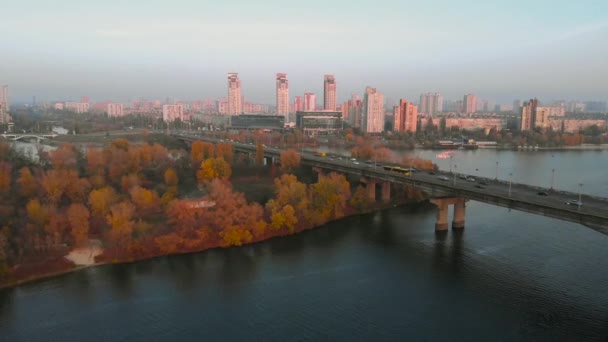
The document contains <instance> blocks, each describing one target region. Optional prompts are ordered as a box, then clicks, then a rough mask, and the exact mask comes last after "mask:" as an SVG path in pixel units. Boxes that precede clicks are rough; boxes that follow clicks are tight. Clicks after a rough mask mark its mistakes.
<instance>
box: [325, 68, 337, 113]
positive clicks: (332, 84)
mask: <svg viewBox="0 0 608 342" xmlns="http://www.w3.org/2000/svg"><path fill="white" fill-rule="evenodd" d="M336 99H337V94H336V79H335V77H334V75H325V76H324V79H323V109H325V110H331V111H335V110H336V105H337V100H336Z"/></svg>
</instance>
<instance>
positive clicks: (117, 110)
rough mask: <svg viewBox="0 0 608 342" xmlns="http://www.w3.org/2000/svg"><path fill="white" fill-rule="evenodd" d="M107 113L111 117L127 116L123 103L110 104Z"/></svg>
mask: <svg viewBox="0 0 608 342" xmlns="http://www.w3.org/2000/svg"><path fill="white" fill-rule="evenodd" d="M106 111H107V113H108V116H109V117H116V116H124V115H125V112H124V109H123V105H122V103H108V104H107V109H106Z"/></svg>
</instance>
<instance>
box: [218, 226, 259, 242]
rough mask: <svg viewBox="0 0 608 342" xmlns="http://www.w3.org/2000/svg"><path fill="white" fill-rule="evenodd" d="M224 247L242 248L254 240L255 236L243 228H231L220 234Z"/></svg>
mask: <svg viewBox="0 0 608 342" xmlns="http://www.w3.org/2000/svg"><path fill="white" fill-rule="evenodd" d="M220 237H221V238H222V239H223V244H224V246H241V245H243V244H245V243H248V242H250V241H251V240H252V239H253V234H251V232H250V231H249V230H247V229H245V228H243V227H241V226H231V227H229V228H228V229H226V230H224V231H222V232H220Z"/></svg>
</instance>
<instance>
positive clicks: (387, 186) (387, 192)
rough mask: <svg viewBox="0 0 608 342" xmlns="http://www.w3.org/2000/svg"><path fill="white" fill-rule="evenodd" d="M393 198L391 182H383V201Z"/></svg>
mask: <svg viewBox="0 0 608 342" xmlns="http://www.w3.org/2000/svg"><path fill="white" fill-rule="evenodd" d="M390 200H391V183H389V182H382V201H383V202H390Z"/></svg>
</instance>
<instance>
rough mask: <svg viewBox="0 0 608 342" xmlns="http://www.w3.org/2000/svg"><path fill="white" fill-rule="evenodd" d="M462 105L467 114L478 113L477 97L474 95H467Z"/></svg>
mask: <svg viewBox="0 0 608 342" xmlns="http://www.w3.org/2000/svg"><path fill="white" fill-rule="evenodd" d="M462 105H463V107H464V108H463V111H464V112H465V113H467V114H470V113H475V112H476V111H477V96H475V95H474V94H467V95H465V96H464V97H463V99H462Z"/></svg>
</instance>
